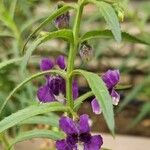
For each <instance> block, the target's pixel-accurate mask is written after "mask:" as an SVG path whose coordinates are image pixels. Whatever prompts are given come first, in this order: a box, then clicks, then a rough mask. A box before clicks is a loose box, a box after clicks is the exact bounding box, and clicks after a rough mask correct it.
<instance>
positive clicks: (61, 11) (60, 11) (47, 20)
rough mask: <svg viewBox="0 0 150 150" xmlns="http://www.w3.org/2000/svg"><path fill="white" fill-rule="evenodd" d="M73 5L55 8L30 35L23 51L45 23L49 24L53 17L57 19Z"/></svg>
mask: <svg viewBox="0 0 150 150" xmlns="http://www.w3.org/2000/svg"><path fill="white" fill-rule="evenodd" d="M73 8H74V7H73V5H70V4H69V5H64V6H63V7H61V8H60V9H58V10H55V11H54V12H53V13H51V14H50V16H49V17H48V18H46V19H45V20H44V21H43V22H42V23H41V24H40V25H39V26H38V27H37V28H36V29H35V30H34V31H33V32H32V33H31V34H30V35H29V37H28V39H27V41H26V43H25V45H24V47H23V52H24V50H25V46H26V45H27V43H28V41H29V40H30V38H31V37H32V36H33V35H34V34H36V33H37V32H38V31H39V30H40V29H41V28H43V27H44V26H45V25H47V24H48V23H50V22H51V21H52V20H53V19H55V18H56V17H58V16H59V15H61V14H63V13H64V12H66V11H68V10H69V9H73Z"/></svg>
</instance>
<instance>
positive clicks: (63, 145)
mask: <svg viewBox="0 0 150 150" xmlns="http://www.w3.org/2000/svg"><path fill="white" fill-rule="evenodd" d="M56 148H57V150H72V147H70V146H69V145H68V144H67V142H66V140H58V141H56Z"/></svg>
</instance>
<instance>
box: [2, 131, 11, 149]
mask: <svg viewBox="0 0 150 150" xmlns="http://www.w3.org/2000/svg"><path fill="white" fill-rule="evenodd" d="M0 137H1V141H2V145H3V148H4V150H7V149H8V148H9V141H8V138H7V136H6V135H5V134H4V133H2V134H1V135H0Z"/></svg>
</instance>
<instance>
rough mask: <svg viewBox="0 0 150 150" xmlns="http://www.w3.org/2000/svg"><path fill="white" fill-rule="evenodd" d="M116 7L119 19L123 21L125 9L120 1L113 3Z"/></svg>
mask: <svg viewBox="0 0 150 150" xmlns="http://www.w3.org/2000/svg"><path fill="white" fill-rule="evenodd" d="M113 7H114V9H115V10H116V12H117V15H118V18H119V20H121V21H123V20H124V9H123V7H122V5H121V4H120V3H114V4H113Z"/></svg>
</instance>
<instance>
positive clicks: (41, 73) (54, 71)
mask: <svg viewBox="0 0 150 150" xmlns="http://www.w3.org/2000/svg"><path fill="white" fill-rule="evenodd" d="M49 73H52V74H59V75H60V76H62V77H63V78H65V76H66V75H65V72H63V71H60V70H48V71H43V72H39V73H36V74H34V75H32V76H30V77H28V78H26V79H25V80H24V81H22V82H21V83H20V84H18V85H17V86H16V87H15V88H14V89H13V90H12V92H10V94H8V97H7V98H6V99H5V101H4V102H3V104H2V105H0V114H1V111H2V110H3V108H4V107H5V105H6V104H7V102H8V100H9V99H10V98H11V97H12V96H13V95H14V93H15V92H16V91H17V90H19V89H20V88H21V87H23V86H24V85H25V84H26V83H28V82H29V81H31V80H33V79H35V78H38V77H40V76H42V75H45V74H49Z"/></svg>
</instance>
